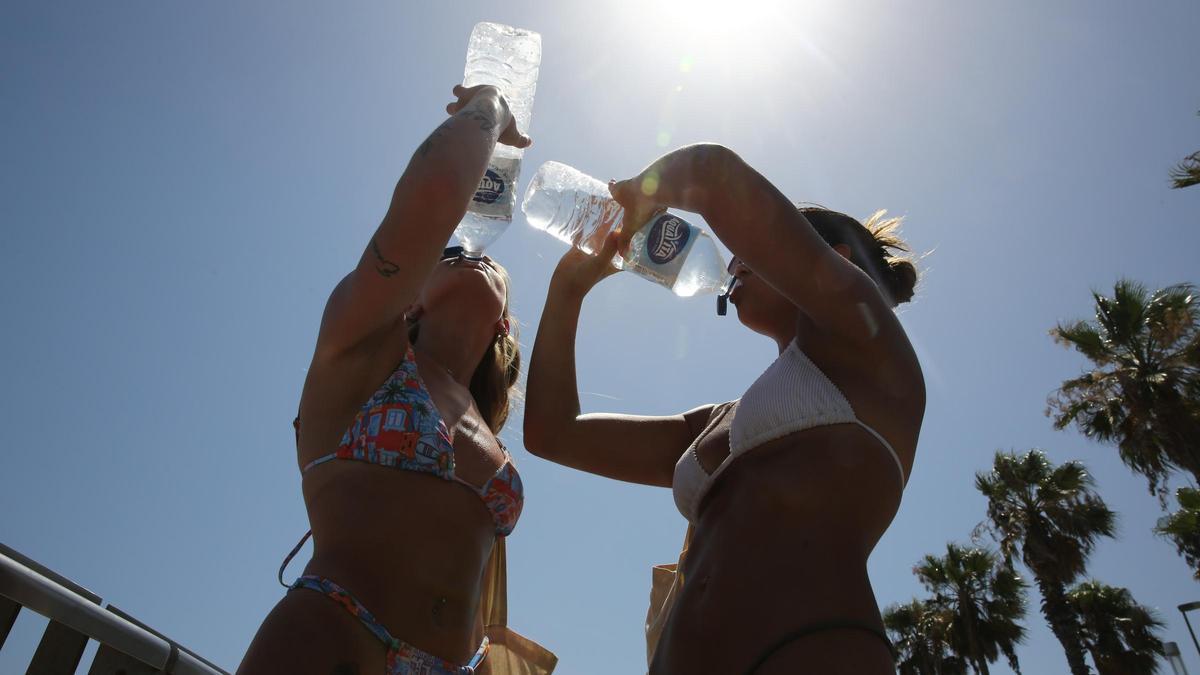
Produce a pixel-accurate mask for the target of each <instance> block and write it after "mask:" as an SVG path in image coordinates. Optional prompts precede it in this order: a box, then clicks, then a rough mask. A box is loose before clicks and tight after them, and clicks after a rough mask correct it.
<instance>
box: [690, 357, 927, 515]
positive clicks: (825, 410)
mask: <svg viewBox="0 0 1200 675" xmlns="http://www.w3.org/2000/svg"><path fill="white" fill-rule="evenodd" d="M730 407H732V406H728V407H726V408H725V410H723V411H721V412H720V413H719V414H716V415H713V417H712V419H711V420H710V422H709V424H708V426H707V427H705V429H704V431H703V432H701V433H700V435H699V436H697V437H696V440H695V441H693V442H692V444H691V446H689V447H688V449H687V451H686V452H684V453H683V455H682V456H681V457H680V458H679V462H677V463H676V464H675V477H674V479H673V480H672V482H671V489H672V492H673V493H674V495H675V505H676V506H677V507H679V512H680V513H682V514H683V516H684V517H685V518H687V519H688V521H689V522H691V523H693V524H694V523H695V522H696V521H697V520H699V515H700V514H699V509H700V503H701V502H702V501H704V495H705V494H707V493H708V491H709V489H710V488H711V487H712V485H713V482H714V481H715V480H716V478H717V477H718V476H720V475H721V473H722V472H723V471H725V469H727V468H729V465H730V464H732V463H733V461H734V460H735V459H736V458H737V457H739V456H741V455H743V454H745V453H746V452H748V451H749V450H752V449H754V448H756V447H758V446H760V445H762V444H763V443H766V442H768V441H773V440H775V439H777V438H781V437H783V436H786V435H788V434H791V433H795V432H797V431H802V430H804V429H811V428H813V427H820V426H829V425H833V424H857V425H858V426H860V427H862V428H863V429H865V430H866V431H867V432H869V433H870V434H871V435H872V436H874V437H875V438H876V439H878V440H879V442H880V443H881V444H882V445H883V447H884V448H886V449H887V451H888V453H890V454H891V456H892V459H894V460H895V461H896V468H897V469H899V470H900V489H901V491H903V490H904V485H905V483H906V481H907V477H906V476H905V474H904V465H903V464H902V463H901V462H900V456H899V455H897V454H896V451H895V449H893V448H892V445H891V444H890V443H888V442H887V439H885V438H884V437H883V436H881V435H880V434H879V432H877V431H875V430H874V429H872V428H871V427H869V426H867V425H866V424H863V422H862V421H861V420H859V419H858V416H857V415H855V414H854V408H853V407H851V405H850V401H848V400H847V399H846V396H845V395H844V394H842V391H841V390H840V389H838V387H837V385H836V384H834V383H833V381H832V380H830V379H829V378H828V377H827V376H826V375H825V373H823V372H821V369H820V368H818V367H817V364H815V363H813V362H812V361H811V360H810V359H809V358H808V356H806V355H805V354H804V352H802V351H800V347H799V346H798V345H797V344H796V343H795V342H794V341H793V342H792V343H791V344H789V345H788V347H787V349H785V350H784V351H783V353H782V354H780V355H779V358H778V359H776V360H775V362H774V363H772V364H771V366H770V367H768V368H767V370H766V371H765V372H763V374H762V375H760V376H759V377H758V379H757V380H755V381H754V384H752V385H750V388H749V389H747V390H746V393H745V394H743V395H742V398H741V400H740V401H739V402H738V403H737V415H736V416H735V417H734V418H733V423H732V424H731V425H730V428H729V455H728V456H727V457H726V458H725V459H724V460H723V461H722V462H721V464H720V465H719V466H718V467H717V468H716V470H715V471H713V472H712V474H709V473H708V472H706V471H705V470H704V467H703V466H701V464H700V458H699V457H698V456H697V455H696V447H697V446H698V445H699V443H700V441H701V440H703V439H704V437H705V436H707V435H708V434H709V432H711V431H712V430H713V429H714V428H715V427H716V425H717V424H718V423H719V422H720V421H721V419H722V418H723V417H724V416H725V414H727V413H728V412H729V408H730Z"/></svg>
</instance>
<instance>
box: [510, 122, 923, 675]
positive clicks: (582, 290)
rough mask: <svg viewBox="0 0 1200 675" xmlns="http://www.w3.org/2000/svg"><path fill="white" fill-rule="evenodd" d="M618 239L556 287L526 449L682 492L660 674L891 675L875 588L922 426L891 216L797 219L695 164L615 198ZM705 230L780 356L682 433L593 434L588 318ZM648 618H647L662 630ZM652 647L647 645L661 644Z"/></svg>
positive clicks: (716, 150) (610, 423)
mask: <svg viewBox="0 0 1200 675" xmlns="http://www.w3.org/2000/svg"><path fill="white" fill-rule="evenodd" d="M610 187H611V190H612V194H613V196H614V197H615V198H616V199H617V201H618V202H620V203H621V205H622V206H624V207H625V220H624V222H623V224H622V227H621V232H620V233H619V234H614V235H612V236H610V237H609V239H608V240H607V241H606V242H605V247H604V248H603V249H602V250H601V252H600V253H599V255H597V256H595V257H590V256H587V255H586V254H583V253H581V252H579V251H577V250H575V249H572V250H571V251H570V252H568V253H567V255H566V256H565V257H564V258H563V259H562V261H561V262H560V263H559V266H558V268H557V269H556V270H555V273H554V276H553V279H552V281H551V285H550V290H549V293H548V297H547V299H546V307H545V310H544V312H543V313H542V319H541V323H540V325H539V327H538V335H537V341H536V343H535V344H534V349H533V356H532V359H531V363H530V369H529V381H528V385H527V391H526V408H525V444H526V447H527V448H528V449H529V450H530V451H531V452H533V453H534V454H536V455H539V456H541V457H544V458H547V459H550V460H553V461H555V462H558V463H560V464H564V465H567V466H570V467H573V468H576V469H580V470H583V471H589V472H592V473H596V474H600V475H604V476H609V477H611V478H616V479H619V480H626V481H632V482H637V483H644V484H647V485H658V486H662V487H671V488H672V489H673V491H674V496H675V502H676V504H677V505H678V507H679V510H680V512H681V513H682V514H683V515H684V516H685V517H686V518H687V520H688V521H689V523H690V524H691V526H690V528H689V530H690V532H691V536H690V542H689V544H688V546H687V551H686V556H685V557H683V558H682V561H681V564H680V570H679V571H680V574H679V576H678V579H677V580H676V584H677V585H676V587H675V588H674V589H673V591H672V594H671V595H672V596H673V609H671V612H670V614H669V617H668V618H667V620H666V622H665V626H664V627H663V628H662V632H661V637H660V638H658V641H657V644H656V646H655V644H653V643H652V644H651V645H650V652H651V654H652V661H651V664H650V672H651V673H653V674H656V675H657V674H671V675H675V674H678V675H683V674H687V675H691V674H694V673H714V674H720V675H726V674H729V673H756V674H758V675H768V674H773V673H788V674H789V675H794V674H796V673H820V674H822V675H829V674H833V673H847V674H853V675H863V674H872V673H892V672H894V668H893V661H892V652H891V645H890V643H889V642H888V640H887V637H886V634H885V633H884V629H883V621H882V619H881V618H880V614H879V608H878V605H877V603H876V601H875V596H874V593H873V592H872V590H871V584H870V580H869V579H868V578H867V557H868V555H869V554H870V553H871V550H872V549H873V548H874V546H875V544H876V542H878V541H879V538H880V537H881V536H882V534H883V532H884V531H885V530H886V529H887V527H888V525H889V524H890V523H891V520H892V518H893V516H894V515H895V513H896V510H897V508H898V506H899V504H900V497H901V493H902V492H903V489H904V485H905V483H906V481H907V477H908V474H909V471H910V470H911V467H912V462H913V455H914V452H915V451H916V446H917V436H918V433H919V431H920V428H921V419H922V417H923V415H924V409H925V389H924V381H923V379H922V376H921V368H920V365H919V364H918V362H917V357H916V355H915V354H914V352H913V349H912V347H911V345H910V344H909V341H908V338H907V337H906V336H905V333H904V329H903V328H902V327H901V326H900V322H899V321H898V320H897V319H896V317H895V315H894V313H893V308H894V307H895V306H896V304H897V303H899V302H905V301H907V300H909V299H910V298H911V297H912V292H913V286H914V285H915V283H916V271H915V269H914V267H913V266H912V264H911V263H910V262H907V261H904V260H901V259H898V258H895V257H893V255H892V250H893V249H903V250H906V249H905V247H904V245H903V243H902V242H901V241H900V240H899V239H897V238H896V237H895V236H894V234H893V230H894V228H895V225H896V221H895V220H883V219H882V218H881V216H882V214H876V217H874V218H872V219H871V220H869V221H868V222H867V223H866V224H865V225H863V224H860V223H859V222H858V221H856V220H855V219H853V218H851V217H849V216H846V215H843V214H840V213H836V212H833V211H828V210H825V209H819V208H803V209H798V208H796V207H795V206H794V205H793V204H792V203H791V202H790V201H789V200H788V199H787V198H785V197H784V196H783V194H781V193H780V192H779V190H777V189H776V188H775V186H773V185H772V184H771V183H770V182H768V181H767V180H766V179H765V178H763V177H762V176H761V175H759V173H758V172H756V171H755V170H754V169H752V168H751V167H750V166H748V165H747V164H746V163H745V162H744V161H742V159H741V158H740V157H738V156H737V155H736V154H734V153H733V152H731V151H729V150H728V149H726V148H724V147H721V146H718V145H711V144H705V145H693V146H689V147H684V148H681V149H679V150H676V151H674V152H671V153H669V154H667V155H665V156H663V157H662V158H660V159H658V160H657V161H655V162H654V163H653V164H652V165H651V166H650V167H649V168H647V169H646V170H645V171H643V172H642V173H641V174H640V175H639V176H637V177H635V178H633V179H631V180H627V181H622V182H618V183H613V184H612V185H611V186H610ZM671 207H673V208H678V209H682V210H686V211H692V212H694V213H699V214H700V215H701V216H703V217H704V220H705V221H706V222H707V223H708V224H709V226H710V227H711V228H712V230H713V232H714V233H715V234H716V235H717V236H718V237H719V238H720V239H721V240H722V241H723V242H724V243H725V244H726V245H727V246H728V247H729V249H730V250H731V251H733V253H734V255H735V256H736V257H735V258H734V261H733V262H732V264H731V265H730V271H731V273H732V274H733V275H734V277H736V283H735V286H734V289H733V291H732V294H731V295H730V297H729V299H730V301H731V302H732V303H733V304H734V305H735V306H736V307H737V311H738V319H739V320H740V321H741V323H742V324H743V325H745V326H746V327H747V328H749V329H751V330H752V331H754V332H756V333H759V334H761V335H764V336H766V337H768V338H770V339H771V340H772V341H773V342H775V343H776V345H777V346H778V348H779V358H778V359H777V360H776V361H775V362H774V363H773V364H771V365H770V366H769V367H768V368H767V369H766V371H765V372H763V373H762V375H761V376H760V377H759V378H758V380H757V381H756V382H755V383H754V384H753V385H751V387H750V388H749V389H748V390H747V391H746V392H745V393H744V394H743V395H742V396H741V398H740V399H738V400H734V401H730V402H727V403H720V404H716V405H705V406H702V407H699V408H695V409H693V410H691V411H690V412H686V413H682V414H679V415H675V416H669V417H641V416H633V415H614V414H588V415H580V411H579V399H578V395H577V391H576V382H575V363H574V361H575V356H574V344H575V331H576V325H577V323H578V317H579V312H580V309H581V306H582V302H583V298H584V296H585V295H586V293H587V292H588V290H589V289H591V287H592V286H593V285H595V284H596V283H597V282H599V281H600V280H601V279H602V278H604V277H606V276H608V275H609V274H611V273H612V272H613V271H614V270H613V268H612V266H611V265H610V263H609V260H611V257H612V255H613V253H614V252H615V251H617V250H624V249H625V248H626V247H627V246H628V245H629V240H630V238H631V237H632V235H633V234H634V231H635V230H636V228H638V227H640V226H641V225H642V224H643V223H645V222H646V221H647V220H649V219H650V217H651V216H652V215H653V214H654V213H655V212H656V211H657V210H659V209H662V208H671ZM653 609H654V608H652V610H653ZM651 638H652V639H653V636H651Z"/></svg>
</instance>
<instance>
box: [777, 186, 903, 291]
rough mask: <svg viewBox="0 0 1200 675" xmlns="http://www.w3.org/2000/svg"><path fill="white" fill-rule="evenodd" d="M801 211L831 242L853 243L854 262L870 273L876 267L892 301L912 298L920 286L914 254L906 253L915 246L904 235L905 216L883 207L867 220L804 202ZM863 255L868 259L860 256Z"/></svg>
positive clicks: (877, 274) (818, 232) (884, 288)
mask: <svg viewBox="0 0 1200 675" xmlns="http://www.w3.org/2000/svg"><path fill="white" fill-rule="evenodd" d="M800 212H801V213H803V214H804V217H805V218H807V219H808V222H809V223H811V224H812V226H813V229H815V230H816V231H817V234H820V235H821V238H822V239H824V240H825V241H826V242H828V243H829V245H830V246H836V245H838V244H850V245H851V246H850V248H851V250H852V251H854V256H853V258H854V264H856V265H858V266H859V267H860V268H862V269H863V270H864V271H866V272H867V273H868V274H870V273H871V272H872V270H873V271H874V272H875V273H876V274H874V275H872V276H877V278H878V279H880V280H881V282H882V290H883V291H884V292H885V293H886V294H887V295H888V297H889V298H890V299H891V300H892V304H895V305H898V304H900V303H902V302H908V301H909V300H912V298H913V292H914V290H915V289H916V286H917V268H916V266H915V265H913V261H912V258H910V257H909V256H907V255H904V254H905V253H908V252H910V251H911V249H910V248H909V247H908V244H907V243H905V241H904V240H903V239H901V238H900V232H899V230H900V224H901V223H902V222H903V220H904V219H903V218H888V217H886V216H887V211H884V210H882V209H881V210H879V211H876V212H875V213H873V214H871V217H870V218H867V222H865V223H860V222H858V220H856V219H854V218H852V217H850V216H848V215H846V214H844V213H839V212H837V211H831V210H829V209H826V208H824V207H820V206H801V207H800ZM856 243H857V244H858V245H857V246H855V245H854V244H856ZM860 255H861V256H865V257H866V259H865V260H859V259H858V258H859V257H860Z"/></svg>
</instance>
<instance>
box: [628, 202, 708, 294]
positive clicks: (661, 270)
mask: <svg viewBox="0 0 1200 675" xmlns="http://www.w3.org/2000/svg"><path fill="white" fill-rule="evenodd" d="M698 234H699V230H697V229H696V227H695V226H693V225H691V224H690V223H688V222H687V221H686V220H684V219H683V218H680V217H679V216H677V215H675V214H673V213H664V214H662V215H660V216H658V217H657V218H655V219H654V220H652V221H650V222H649V223H646V225H645V226H643V227H642V229H641V231H640V232H639V233H638V234H637V235H636V236H635V239H634V242H633V243H634V244H637V246H636V249H635V250H636V254H635V255H634V257H633V259H632V260H630V261H629V265H628V266H629V267H632V268H633V271H634V272H636V273H638V274H640V275H642V276H644V277H646V278H647V279H650V280H651V281H654V282H656V283H659V284H662V285H663V286H666V287H667V288H671V287H672V286H674V285H675V280H676V279H677V278H678V277H679V271H680V269H682V268H683V261H684V260H686V259H687V254H688V251H689V250H691V248H692V244H694V243H695V242H696V237H697V235H698ZM637 239H642V241H640V242H638V241H637Z"/></svg>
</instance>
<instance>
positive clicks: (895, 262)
mask: <svg viewBox="0 0 1200 675" xmlns="http://www.w3.org/2000/svg"><path fill="white" fill-rule="evenodd" d="M888 277H889V279H888V290H889V291H890V292H891V294H892V299H893V300H895V301H896V304H897V305H898V304H900V303H902V302H908V301H910V300H912V298H913V290H914V289H915V288H916V287H917V268H916V267H915V266H914V265H913V264H912V263H911V262H909V261H908V260H904V259H902V258H894V259H892V260H889V261H888Z"/></svg>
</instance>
